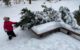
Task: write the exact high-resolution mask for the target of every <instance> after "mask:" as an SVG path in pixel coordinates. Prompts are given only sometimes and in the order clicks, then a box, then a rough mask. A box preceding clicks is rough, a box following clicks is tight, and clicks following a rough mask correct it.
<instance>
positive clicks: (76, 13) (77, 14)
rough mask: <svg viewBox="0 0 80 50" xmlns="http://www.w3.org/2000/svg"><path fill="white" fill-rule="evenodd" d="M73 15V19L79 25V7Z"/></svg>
mask: <svg viewBox="0 0 80 50" xmlns="http://www.w3.org/2000/svg"><path fill="white" fill-rule="evenodd" d="M73 13H74V17H75V19H76V20H77V22H78V24H79V25H80V6H79V10H76V11H74V12H73Z"/></svg>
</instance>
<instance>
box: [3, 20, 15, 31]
mask: <svg viewBox="0 0 80 50" xmlns="http://www.w3.org/2000/svg"><path fill="white" fill-rule="evenodd" d="M12 24H16V22H11V21H5V22H4V30H5V31H13V26H12Z"/></svg>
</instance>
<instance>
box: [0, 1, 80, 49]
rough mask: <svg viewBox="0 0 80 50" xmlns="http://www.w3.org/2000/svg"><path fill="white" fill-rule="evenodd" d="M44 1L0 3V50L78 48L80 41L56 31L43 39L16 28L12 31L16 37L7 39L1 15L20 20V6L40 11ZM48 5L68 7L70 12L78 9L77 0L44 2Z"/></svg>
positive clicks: (56, 7) (78, 2) (56, 8)
mask: <svg viewBox="0 0 80 50" xmlns="http://www.w3.org/2000/svg"><path fill="white" fill-rule="evenodd" d="M43 2H44V1H36V2H32V5H29V4H27V3H26V4H17V5H13V6H12V7H5V6H4V5H3V6H1V5H0V50H80V45H79V44H80V41H78V40H76V39H74V38H72V37H70V36H68V35H65V34H64V33H61V32H58V33H53V34H52V35H50V36H49V37H46V38H44V39H37V38H36V37H35V35H34V34H33V33H32V32H31V31H29V30H24V31H22V30H21V29H20V28H16V29H15V30H14V31H15V33H16V34H17V37H16V38H14V39H13V40H11V41H9V40H8V39H7V35H6V33H5V32H4V29H3V22H4V21H3V17H4V16H9V17H10V18H11V21H19V20H20V11H21V9H22V8H25V7H28V8H29V9H30V10H32V11H42V8H41V5H42V4H43ZM45 3H46V5H47V6H48V7H52V8H54V9H55V10H58V9H59V7H60V6H66V7H68V8H69V9H70V10H71V12H73V11H74V10H76V9H78V6H79V4H80V1H79V0H77V1H76V0H72V1H60V2H52V3H49V2H45Z"/></svg>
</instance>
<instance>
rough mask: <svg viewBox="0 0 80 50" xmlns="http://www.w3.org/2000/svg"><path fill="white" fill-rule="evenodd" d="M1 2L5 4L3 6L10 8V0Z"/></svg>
mask: <svg viewBox="0 0 80 50" xmlns="http://www.w3.org/2000/svg"><path fill="white" fill-rule="evenodd" d="M3 2H4V3H5V5H7V6H11V2H10V0H3Z"/></svg>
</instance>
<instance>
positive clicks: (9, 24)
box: [4, 17, 17, 40]
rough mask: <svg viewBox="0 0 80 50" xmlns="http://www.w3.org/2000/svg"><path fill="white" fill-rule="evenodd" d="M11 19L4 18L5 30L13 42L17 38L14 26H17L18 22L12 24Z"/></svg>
mask: <svg viewBox="0 0 80 50" xmlns="http://www.w3.org/2000/svg"><path fill="white" fill-rule="evenodd" d="M9 20H10V18H9V17H4V30H5V32H6V33H7V35H8V37H9V40H11V39H12V38H13V37H16V34H15V33H14V31H13V26H12V25H13V24H16V23H17V22H11V21H9Z"/></svg>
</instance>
